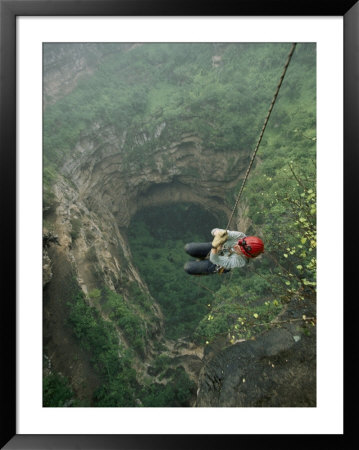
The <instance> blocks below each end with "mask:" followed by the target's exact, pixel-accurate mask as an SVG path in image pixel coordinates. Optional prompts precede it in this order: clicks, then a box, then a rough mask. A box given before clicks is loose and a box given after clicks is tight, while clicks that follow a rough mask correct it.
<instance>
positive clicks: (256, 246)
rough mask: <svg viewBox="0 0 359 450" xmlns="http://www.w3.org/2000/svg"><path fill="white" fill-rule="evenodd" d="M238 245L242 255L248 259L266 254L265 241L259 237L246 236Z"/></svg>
mask: <svg viewBox="0 0 359 450" xmlns="http://www.w3.org/2000/svg"><path fill="white" fill-rule="evenodd" d="M238 245H239V247H240V249H241V251H242V253H243V254H244V255H245V256H247V257H248V258H255V257H256V256H258V255H259V254H260V253H263V252H264V244H263V241H262V239H260V238H259V237H257V236H246V237H245V238H243V239H239V241H238Z"/></svg>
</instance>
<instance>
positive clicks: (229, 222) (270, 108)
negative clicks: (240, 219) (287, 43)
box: [225, 43, 297, 230]
mask: <svg viewBox="0 0 359 450" xmlns="http://www.w3.org/2000/svg"><path fill="white" fill-rule="evenodd" d="M296 45H297V44H296V43H294V44H292V47H291V49H290V52H289V54H288V57H287V61H286V63H285V65H284V68H283V72H282V75H281V77H280V79H279V83H278V86H277V89H276V91H275V94H274V97H273V100H272V103H271V104H270V107H269V110H268V113H267V116H266V118H265V120H264V124H263V127H262V130H261V132H260V135H259V138H258V142H257V145H256V147H255V149H254V152H253V155H252V158H251V160H250V162H249V166H248V169H247V172H246V174H245V176H244V179H243V182H242V186H241V189H240V190H239V194H238V197H237V200H236V202H235V204H234V207H233V210H232V213H231V216H230V218H229V220H228V224H227V226H226V228H225V229H226V230H229V226H230V224H231V221H232V218H233V215H234V211H235V210H236V208H237V206H238V203H239V199H240V197H241V195H242V192H243V189H244V185H245V184H246V181H247V178H248V175H249V172H250V170H251V168H252V165H253V161H254V158H255V157H256V154H257V151H258V148H259V145H260V143H261V141H262V138H263V135H264V131H265V129H266V126H267V123H268V120H269V117H270V115H271V113H272V109H273V107H274V104H275V102H276V100H277V97H278V94H279V90H280V87H281V86H282V82H283V79H284V76H285V74H286V72H287V69H288V66H289V63H290V60H291V59H292V56H293V53H294V50H295V47H296Z"/></svg>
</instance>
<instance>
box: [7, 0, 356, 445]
mask: <svg viewBox="0 0 359 450" xmlns="http://www.w3.org/2000/svg"><path fill="white" fill-rule="evenodd" d="M137 15H139V16H342V17H343V19H344V180H345V181H344V209H345V211H346V216H345V221H344V225H345V236H348V237H347V238H344V239H343V243H342V244H341V245H338V246H337V247H336V248H337V250H336V251H343V249H345V248H346V247H345V246H346V245H347V248H351V247H350V245H352V242H351V241H350V236H355V235H356V234H355V232H354V226H355V224H356V222H357V221H356V211H355V206H356V203H357V202H356V201H355V191H354V189H355V180H356V179H357V173H358V172H357V171H358V168H359V165H358V150H357V148H356V144H357V142H358V141H359V140H358V133H359V126H358V123H359V105H358V103H359V102H358V99H359V59H358V52H359V4H358V2H357V1H355V0H342V1H341V2H324V1H313V0H302V1H300V2H288V1H282V0H280V1H275V0H274V1H268V0H252V1H249V0H247V1H237V2H232V1H227V0H222V1H221V2H211V1H207V2H206V3H204V4H202V2H198V1H195V0H192V1H188V0H180V1H178V0H172V1H169V0H54V1H52V0H0V21H1V22H0V30H1V31H0V39H1V40H0V51H1V54H0V55H1V60H0V61H1V64H0V71H1V73H0V75H1V79H0V80H1V81H0V83H1V84H0V95H1V97H0V171H1V172H0V186H1V189H0V192H1V197H2V218H3V220H2V221H1V223H2V227H3V228H2V229H3V232H2V239H1V255H3V261H4V262H5V264H3V269H2V272H1V278H2V299H1V304H2V308H1V310H2V314H1V337H2V339H1V377H2V385H1V408H2V413H3V414H2V417H3V419H2V421H1V441H0V444H1V445H2V447H1V448H6V449H20V448H21V449H50V448H51V449H60V448H61V449H72V448H74V449H75V448H81V449H82V448H83V449H115V448H116V449H152V448H153V449H183V448H198V446H202V445H206V446H207V447H213V448H224V447H225V446H227V445H231V444H233V445H236V446H238V444H239V445H246V444H251V445H253V444H254V445H257V444H263V443H264V442H267V443H268V439H270V440H273V439H276V438H277V437H278V438H279V436H273V435H270V436H264V435H166V434H165V433H164V434H163V435H162V434H161V435H88V436H86V435H18V434H17V433H16V292H17V285H16V283H17V278H16V254H17V253H16V252H17V244H16V237H17V232H16V229H17V222H16V218H17V210H16V17H19V16H137ZM338 239H340V240H341V239H342V237H341V236H340V237H338V236H336V235H335V230H334V234H333V243H331V245H332V244H333V245H334V243H337V240H338ZM354 239H355V238H354ZM349 244H350V245H349ZM344 255H345V256H346V257H349V256H350V255H349V252H344ZM355 267H356V265H355V264H350V263H347V264H346V266H345V269H346V270H345V271H344V286H345V289H347V292H350V291H351V289H350V283H351V282H352V280H354V279H355V276H354V268H355ZM343 270H344V267H343ZM353 292H355V291H354V290H353ZM353 300H354V297H353ZM344 317H345V321H346V324H345V325H346V328H345V330H346V342H347V343H348V344H349V345H350V343H351V342H353V341H354V339H355V337H354V335H353V330H354V320H355V306H354V302H353V303H349V304H347V303H345V311H344ZM352 352H353V350H352V349H351V350H350V353H352ZM348 354H349V350H348V347H347V348H346V350H345V352H344V355H345V357H346V356H348ZM351 364H353V365H355V357H354V358H353V357H348V358H346V368H347V371H346V374H348V373H352V374H355V370H356V369H355V367H351ZM345 381H348V379H347V378H346V379H345ZM347 392H348V390H347V391H346V393H347ZM351 401H352V397H351V396H350V394H349V396H347V397H346V398H345V410H346V411H350V410H351V406H350V403H351ZM354 420H355V414H354V415H349V414H348V415H347V416H346V420H345V427H344V434H343V435H340V436H337V435H334V436H333V435H330V436H329V437H330V438H331V439H332V440H340V442H337V445H338V446H339V445H340V448H343V447H344V446H345V442H349V441H350V437H349V436H348V435H349V434H350V433H351V432H352V431H353V428H354ZM209 427H210V424H209ZM280 437H281V439H280V440H279V439H278V442H276V447H278V446H280V442H281V441H282V442H283V441H287V440H288V439H290V438H291V439H293V438H294V437H295V439H296V440H298V444H299V445H303V444H304V445H306V444H310V447H311V445H313V444H314V443H315V442H316V441H317V438H319V437H321V436H318V435H316V436H307V435H298V436H293V435H292V436H284V435H281V436H280ZM344 437H348V439H347V440H345V441H344V440H343V439H344ZM204 440H206V442H204ZM286 445H287V444H286Z"/></svg>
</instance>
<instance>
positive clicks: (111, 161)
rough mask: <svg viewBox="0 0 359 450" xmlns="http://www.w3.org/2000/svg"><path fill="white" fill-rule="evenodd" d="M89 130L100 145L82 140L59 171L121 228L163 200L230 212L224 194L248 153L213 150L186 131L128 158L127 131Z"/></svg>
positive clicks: (239, 173) (244, 163) (237, 175)
mask: <svg viewBox="0 0 359 450" xmlns="http://www.w3.org/2000/svg"><path fill="white" fill-rule="evenodd" d="M93 132H96V135H97V139H96V140H97V141H98V144H96V142H95V141H94V140H93V139H91V137H85V138H83V140H82V141H81V142H80V143H79V144H78V145H77V147H76V149H75V150H74V152H73V154H72V157H71V159H70V160H68V162H66V163H65V165H64V167H63V170H62V172H63V174H64V175H65V177H66V178H68V179H70V180H71V181H72V182H73V183H74V184H75V185H76V188H77V189H78V192H79V196H80V198H81V199H83V200H84V201H86V202H87V203H88V205H89V207H90V208H91V209H95V208H97V205H98V204H105V205H106V207H107V208H108V210H109V211H111V213H112V214H113V215H114V216H115V217H116V219H117V223H118V225H119V226H120V227H127V226H128V225H129V223H130V220H131V217H132V216H133V215H135V214H136V212H137V211H138V210H139V209H141V208H142V207H143V206H156V205H159V204H166V203H174V202H183V201H185V202H192V203H199V204H201V206H202V207H204V208H205V209H208V210H210V211H211V212H213V214H216V213H217V212H218V211H221V212H224V213H225V214H226V215H228V214H229V213H230V207H229V206H228V205H226V204H225V203H224V202H223V198H224V197H225V195H226V193H227V192H228V191H229V190H230V189H231V188H232V187H233V186H234V185H235V184H236V183H237V182H238V178H239V177H240V176H241V175H242V173H243V170H244V167H245V165H246V162H247V159H248V154H246V153H243V152H242V153H241V152H239V151H238V150H233V152H229V153H228V154H226V155H223V154H222V155H221V154H217V153H216V152H215V151H209V150H207V149H204V148H203V147H202V145H201V141H200V139H199V138H198V137H196V136H193V135H190V136H188V135H186V136H182V139H181V140H180V141H179V142H173V143H172V144H171V145H170V146H169V147H168V148H166V149H162V148H158V149H157V150H156V151H154V152H153V154H151V156H150V157H147V158H146V155H145V153H144V155H143V158H141V157H140V159H139V160H138V161H137V162H133V161H131V162H128V161H127V156H126V151H128V150H126V145H130V144H128V143H127V142H126V135H123V136H121V137H119V136H117V135H116V133H114V131H113V130H111V129H106V130H104V129H101V128H97V129H95V130H93V131H92V133H93ZM92 133H91V135H92ZM139 148H141V145H140V144H139Z"/></svg>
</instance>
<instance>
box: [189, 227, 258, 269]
mask: <svg viewBox="0 0 359 450" xmlns="http://www.w3.org/2000/svg"><path fill="white" fill-rule="evenodd" d="M211 234H212V236H213V240H212V242H203V243H199V242H192V243H189V244H186V245H185V247H184V249H185V251H186V253H188V254H189V255H191V256H193V257H194V258H198V259H197V260H196V261H188V262H186V263H185V265H184V270H185V271H186V272H187V273H188V274H189V275H209V274H214V273H226V272H229V271H230V270H231V269H235V268H237V267H238V268H239V267H244V266H245V265H246V264H248V262H249V260H250V259H252V258H255V257H257V256H258V255H260V254H261V253H263V252H264V244H263V241H262V239H260V238H259V237H257V236H246V235H245V234H244V233H242V232H241V231H230V230H222V229H220V228H214V229H213V230H212V231H211Z"/></svg>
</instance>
